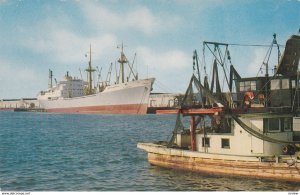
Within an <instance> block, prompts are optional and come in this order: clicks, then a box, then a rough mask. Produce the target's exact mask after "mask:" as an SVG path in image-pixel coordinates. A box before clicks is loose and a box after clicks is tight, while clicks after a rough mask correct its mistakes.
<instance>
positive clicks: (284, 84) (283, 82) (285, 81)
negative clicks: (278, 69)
mask: <svg viewBox="0 0 300 195" xmlns="http://www.w3.org/2000/svg"><path fill="white" fill-rule="evenodd" d="M289 88H290V83H289V79H282V80H281V89H289Z"/></svg>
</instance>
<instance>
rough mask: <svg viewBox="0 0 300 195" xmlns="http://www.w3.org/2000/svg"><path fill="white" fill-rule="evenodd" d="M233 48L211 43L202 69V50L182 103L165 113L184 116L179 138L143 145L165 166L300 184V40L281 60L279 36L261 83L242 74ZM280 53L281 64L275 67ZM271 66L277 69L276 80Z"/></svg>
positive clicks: (153, 160) (264, 66)
mask: <svg viewBox="0 0 300 195" xmlns="http://www.w3.org/2000/svg"><path fill="white" fill-rule="evenodd" d="M231 45H232V46H233V45H235V44H226V43H217V42H204V43H203V47H204V48H203V56H204V57H205V59H204V60H202V62H203V63H204V64H202V65H201V67H203V70H202V71H200V68H199V67H200V66H199V65H198V56H197V52H196V51H195V52H194V58H193V59H194V63H193V67H194V68H193V70H194V74H193V75H192V78H191V80H190V83H189V86H188V88H187V90H186V93H185V96H184V98H183V101H182V103H181V105H180V106H179V107H178V108H177V109H174V110H158V111H157V114H172V113H173V114H176V115H177V120H176V123H175V127H174V128H173V133H172V138H171V139H170V140H169V141H168V142H158V143H139V144H138V147H139V148H141V149H143V150H145V151H147V152H148V160H149V162H150V164H153V165H157V166H162V167H168V168H177V169H184V170H190V171H194V172H204V173H209V174H217V175H218V174H220V175H226V174H228V175H235V176H247V177H259V178H265V179H276V180H285V181H292V182H300V172H299V170H300V110H299V108H300V107H299V106H300V93H299V91H300V88H299V84H300V83H299V69H298V66H299V57H300V36H298V35H293V36H291V37H290V38H289V39H288V40H287V42H286V45H285V49H284V52H283V54H281V51H280V47H281V45H279V44H278V43H277V40H276V34H274V35H273V40H272V44H271V47H270V48H269V50H268V51H267V54H266V58H265V59H264V61H263V63H262V66H261V68H260V70H259V73H261V72H262V74H263V75H259V76H256V77H241V76H240V74H239V73H238V71H237V70H236V69H235V66H234V65H233V64H232V62H231V56H230V52H229V49H228V48H229V46H231ZM273 47H275V48H277V50H278V52H277V53H278V58H277V59H276V60H277V63H276V64H271V63H270V62H269V59H270V56H271V51H272V48H273ZM207 50H209V51H210V54H211V56H212V57H211V59H212V60H211V61H213V64H212V66H211V70H210V72H211V73H212V75H208V74H207V72H208V71H207V69H208V67H207V66H206V64H205V62H208V61H210V60H208V58H207V57H206V53H205V51H207ZM269 66H270V67H275V68H274V69H272V71H270V72H272V74H269V70H271V69H269Z"/></svg>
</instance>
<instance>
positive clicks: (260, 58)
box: [246, 48, 277, 76]
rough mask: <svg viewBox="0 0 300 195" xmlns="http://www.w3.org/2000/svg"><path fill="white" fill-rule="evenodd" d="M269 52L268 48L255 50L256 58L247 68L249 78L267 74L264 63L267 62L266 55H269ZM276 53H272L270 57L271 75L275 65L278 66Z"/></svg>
mask: <svg viewBox="0 0 300 195" xmlns="http://www.w3.org/2000/svg"><path fill="white" fill-rule="evenodd" d="M267 50H268V48H257V49H255V50H254V57H253V58H252V59H253V60H251V61H250V62H249V64H248V65H247V68H246V73H247V76H249V75H253V76H263V75H265V73H266V66H265V65H264V64H263V62H264V61H265V62H266V59H265V57H266V54H267ZM276 59H277V56H276V52H274V51H273V52H272V53H271V55H270V59H269V62H268V65H269V68H268V70H269V75H271V74H272V73H273V68H274V65H276V64H277V63H276ZM260 68H261V69H260Z"/></svg>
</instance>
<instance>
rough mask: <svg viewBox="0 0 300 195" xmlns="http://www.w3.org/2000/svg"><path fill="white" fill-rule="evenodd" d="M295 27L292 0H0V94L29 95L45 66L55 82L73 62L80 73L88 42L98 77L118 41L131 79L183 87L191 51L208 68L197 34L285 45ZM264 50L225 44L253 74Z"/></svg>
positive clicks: (245, 72) (298, 8)
mask: <svg viewBox="0 0 300 195" xmlns="http://www.w3.org/2000/svg"><path fill="white" fill-rule="evenodd" d="M299 28H300V0H126V1H122V0H99V1H96V0H60V1H59V0H51V1H50V0H21V1H17V0H0V51H1V52H0V99H9V98H26V97H36V95H37V94H38V93H39V91H41V90H46V89H47V86H48V70H49V69H51V70H52V71H53V75H54V78H56V79H57V80H58V81H59V80H61V79H62V78H63V76H64V75H65V74H66V72H67V71H69V74H70V75H72V76H76V77H79V78H80V77H81V76H80V71H79V69H80V70H81V72H82V75H83V78H86V74H85V73H84V69H85V68H86V67H87V63H88V58H86V57H85V54H86V53H87V52H88V51H89V47H90V45H91V48H92V64H93V66H94V67H96V66H98V67H99V69H101V68H102V71H101V73H102V74H101V75H102V78H106V75H107V72H108V69H109V65H110V63H115V62H116V60H117V59H118V57H119V54H120V49H118V48H117V46H118V45H120V44H122V43H123V44H124V46H125V47H124V51H125V54H126V56H127V58H128V60H129V61H131V62H133V60H134V56H135V53H136V58H135V60H134V67H135V69H136V70H137V71H138V73H139V78H150V77H155V78H156V81H155V84H154V86H153V91H154V92H172V93H177V92H180V93H184V91H185V89H186V88H187V85H188V82H189V79H190V77H191V75H192V73H193V58H192V56H193V51H194V50H197V52H198V56H199V58H200V59H199V61H200V62H201V63H200V65H201V67H202V68H203V67H204V65H206V66H207V67H211V62H210V60H209V57H208V58H206V60H205V63H204V61H203V59H202V56H203V41H216V42H223V43H238V44H262V45H270V44H271V43H272V39H273V34H274V33H276V34H277V41H278V43H279V44H281V45H285V42H286V40H287V39H288V38H289V37H290V36H291V35H292V34H298V33H299V32H298V31H299ZM280 49H281V52H283V50H284V47H281V48H280ZM267 50H268V48H267V47H241V46H229V51H230V54H231V61H232V63H233V64H234V66H235V68H236V69H237V71H238V72H239V73H240V74H241V76H247V77H248V76H256V75H257V72H258V70H259V68H260V66H261V64H262V62H263V60H264V57H265V55H266V52H267ZM274 50H275V49H274ZM205 52H206V53H205V55H209V53H208V52H207V49H206V50H205ZM271 62H272V63H273V65H275V64H276V60H275V61H271ZM273 65H272V66H273ZM260 74H263V72H262V73H260ZM114 76H115V73H114V72H113V73H112V80H114ZM95 79H96V80H97V76H96V75H95Z"/></svg>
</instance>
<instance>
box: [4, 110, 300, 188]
mask: <svg viewBox="0 0 300 195" xmlns="http://www.w3.org/2000/svg"><path fill="white" fill-rule="evenodd" d="M174 125H175V116H156V115H142V116H132V115H131V116H128V115H80V114H50V113H21V112H20V113H16V112H0V188H1V190H2V191H236V190H242V191H298V190H300V186H299V184H296V183H288V182H277V181H268V180H259V179H249V178H231V177H216V176H211V175H204V174H196V173H190V172H184V171H176V170H170V169H163V168H158V167H155V166H151V165H149V164H148V162H147V154H146V153H145V152H143V151H141V150H139V149H137V147H136V145H137V143H138V142H152V141H160V140H168V139H170V136H171V134H172V129H173V127H174ZM1 190H0V191H1Z"/></svg>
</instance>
